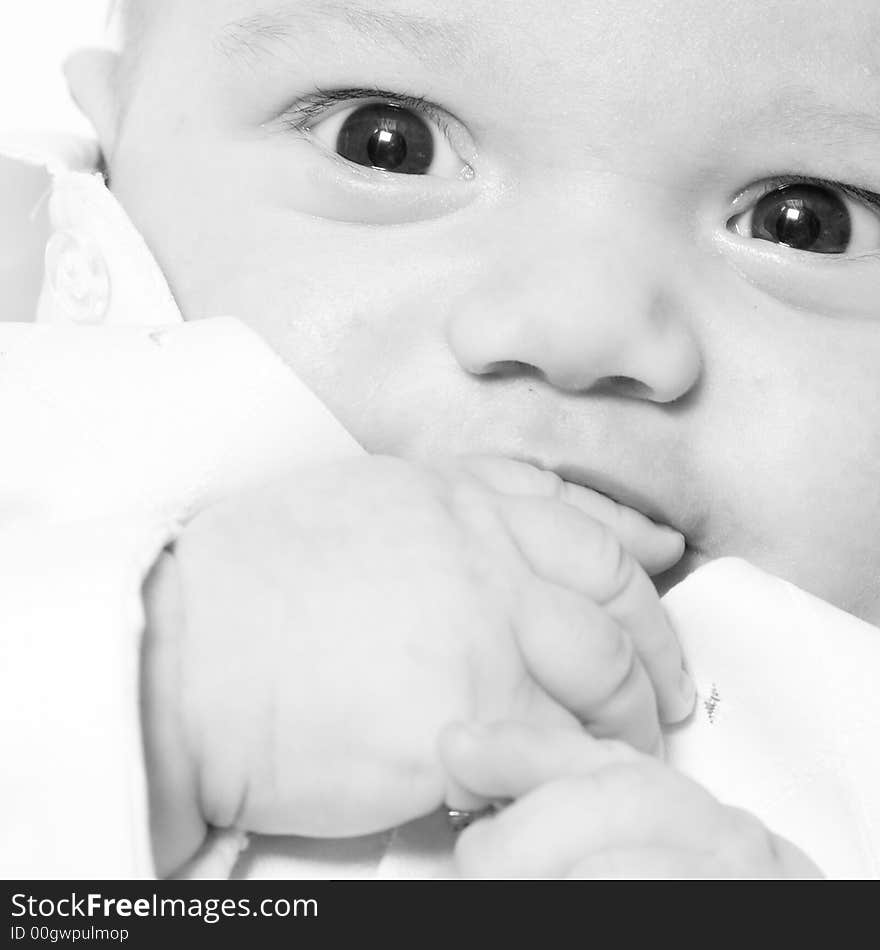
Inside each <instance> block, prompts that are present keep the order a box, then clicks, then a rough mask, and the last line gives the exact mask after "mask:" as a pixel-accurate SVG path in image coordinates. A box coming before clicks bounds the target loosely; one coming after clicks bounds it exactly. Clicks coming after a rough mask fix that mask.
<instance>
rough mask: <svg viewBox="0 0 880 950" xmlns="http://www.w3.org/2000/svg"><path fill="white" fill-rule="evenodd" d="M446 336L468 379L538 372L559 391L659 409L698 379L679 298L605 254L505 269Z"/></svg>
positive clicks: (459, 311) (461, 311) (460, 311)
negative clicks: (597, 391) (607, 393)
mask: <svg viewBox="0 0 880 950" xmlns="http://www.w3.org/2000/svg"><path fill="white" fill-rule="evenodd" d="M448 335H449V342H450V346H451V347H452V350H453V352H454V353H455V356H456V359H457V360H458V362H459V363H460V365H461V366H462V367H463V368H464V369H466V370H467V371H468V372H469V373H473V374H475V375H487V374H500V373H507V374H511V373H514V374H515V373H520V372H523V373H530V374H537V375H539V376H541V377H542V378H544V379H545V380H546V381H547V382H548V383H550V384H551V385H553V386H555V387H557V388H559V389H563V390H566V391H586V390H590V389H594V388H597V387H600V386H601V388H602V389H603V390H607V389H609V388H610V389H612V390H613V391H615V392H617V393H619V394H621V395H627V396H631V397H635V398H640V399H647V400H650V401H653V402H664V403H665V402H672V401H674V400H676V399H679V398H680V397H681V396H683V395H684V394H685V393H687V392H688V391H689V390H690V389H691V388H692V387H693V386H694V385H695V383H696V381H697V379H698V378H699V376H700V372H701V360H700V353H699V348H698V345H697V340H696V337H695V335H694V331H693V328H692V327H691V325H690V323H689V321H688V320H687V316H686V312H685V307H684V305H683V303H682V301H681V300H680V299H679V298H678V296H677V295H675V294H673V293H672V292H671V291H670V289H668V288H666V287H664V286H663V285H662V284H661V282H660V281H659V280H657V279H656V278H654V277H652V275H651V273H650V271H647V272H645V271H644V270H643V269H640V268H638V267H628V266H625V265H623V264H622V263H620V262H614V261H612V260H609V259H608V258H607V257H605V258H604V260H603V259H601V258H599V257H598V256H597V258H596V259H595V260H592V261H588V262H579V265H578V266H577V267H568V268H562V267H561V266H559V265H558V264H550V265H549V266H544V265H535V266H531V267H528V268H527V269H526V268H524V269H523V271H522V272H521V273H519V274H517V275H515V276H513V275H511V274H510V273H509V272H505V276H504V277H503V278H497V279H496V278H493V286H491V287H490V286H488V284H484V286H483V287H482V288H476V289H475V292H473V293H471V294H469V295H468V298H467V300H466V301H464V302H463V304H462V305H461V306H459V307H458V308H456V309H455V311H454V314H453V316H452V317H451V319H450V322H449V325H448Z"/></svg>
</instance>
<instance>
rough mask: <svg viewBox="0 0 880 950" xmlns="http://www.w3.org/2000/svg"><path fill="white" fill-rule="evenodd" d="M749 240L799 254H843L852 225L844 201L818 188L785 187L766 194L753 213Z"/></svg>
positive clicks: (828, 190)
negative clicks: (811, 252)
mask: <svg viewBox="0 0 880 950" xmlns="http://www.w3.org/2000/svg"><path fill="white" fill-rule="evenodd" d="M751 230H752V237H756V238H761V239H762V240H764V241H772V242H773V243H774V244H784V245H786V246H787V247H793V248H796V249H797V250H799V251H814V252H816V253H819V254H843V253H844V251H846V249H847V248H848V247H849V242H850V237H851V235H852V222H851V221H850V216H849V212H848V211H847V209H846V204H845V203H844V201H843V200H842V199H841V198H840V197H839V196H838V195H837V194H836V193H835V192H834V191H832V190H831V189H829V188H823V187H822V186H821V185H806V184H805V185H797V184H795V185H785V186H783V187H782V188H776V189H775V190H773V191H771V192H768V194H766V195H764V197H763V198H761V200H760V201H759V202H758V203H757V204H756V205H755V210H754V211H753V212H752V228H751Z"/></svg>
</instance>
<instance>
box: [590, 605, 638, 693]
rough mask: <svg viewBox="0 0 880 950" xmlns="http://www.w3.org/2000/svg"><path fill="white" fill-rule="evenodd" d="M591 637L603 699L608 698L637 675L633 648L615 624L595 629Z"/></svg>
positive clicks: (630, 641) (624, 633)
mask: <svg viewBox="0 0 880 950" xmlns="http://www.w3.org/2000/svg"><path fill="white" fill-rule="evenodd" d="M592 636H593V638H594V644H593V651H592V652H593V654H594V662H595V669H596V670H601V671H602V680H601V682H602V687H601V691H602V693H603V698H610V697H611V696H615V695H616V694H617V693H619V692H620V691H621V690H622V689H624V688H625V687H626V686H628V685H629V684H630V683H631V682H632V681H633V679H634V678H635V676H636V675H637V672H638V665H637V664H638V661H637V656H636V651H635V647H634V646H633V642H632V640H631V639H630V638H629V636H627V634H626V632H625V631H624V630H623V629H622V628H621V627H619V626H618V625H617V624H615V623H608V624H603V625H601V627H597V629H596V630H594V631H593V634H592Z"/></svg>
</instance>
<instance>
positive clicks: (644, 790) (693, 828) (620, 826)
mask: <svg viewBox="0 0 880 950" xmlns="http://www.w3.org/2000/svg"><path fill="white" fill-rule="evenodd" d="M646 763H647V764H646ZM722 811H723V810H722V808H721V806H720V805H718V803H717V802H716V801H715V800H714V799H713V798H712V797H711V796H710V795H709V794H708V792H706V791H705V790H703V789H701V788H700V787H699V786H697V785H696V784H694V783H692V782H689V781H687V780H686V779H684V778H683V777H682V776H680V775H678V774H677V773H675V772H673V771H672V770H671V769H667V768H665V767H664V766H662V765H660V764H659V763H657V762H655V761H653V760H647V759H644V758H643V760H642V761H640V762H635V763H616V764H612V765H608V766H606V767H604V768H599V769H597V770H596V771H594V772H592V773H590V774H587V775H581V776H575V777H569V778H564V779H557V780H556V781H553V782H549V783H547V784H545V785H542V786H540V787H539V788H538V789H537V790H535V791H533V792H531V793H529V794H527V795H525V796H524V797H523V798H521V799H519V800H518V801H516V802H514V804H512V805H510V806H509V807H508V808H506V809H504V810H503V811H501V812H500V813H499V814H498V815H496V816H495V817H493V818H489V819H484V820H483V821H479V822H477V823H476V824H475V825H473V826H472V827H471V828H469V829H468V830H467V831H466V832H465V833H464V834H463V835H462V837H461V838H460V840H459V842H458V846H457V848H456V859H457V861H458V863H459V866H460V869H461V871H462V872H463V873H464V874H465V875H466V876H468V877H564V876H565V875H566V874H568V873H569V872H570V870H571V869H572V868H573V867H575V866H576V865H577V864H578V863H579V862H581V861H582V860H584V859H585V858H587V857H589V856H591V855H594V854H598V853H601V852H605V851H610V850H616V849H624V850H627V849H631V848H651V849H654V848H656V849H664V848H675V849H680V850H685V851H690V850H693V851H700V852H706V851H711V850H712V849H713V846H714V845H715V844H716V843H718V845H719V846H720V839H719V832H720V827H719V826H720V821H719V815H720V814H721V812H722Z"/></svg>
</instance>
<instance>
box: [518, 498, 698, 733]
mask: <svg viewBox="0 0 880 950" xmlns="http://www.w3.org/2000/svg"><path fill="white" fill-rule="evenodd" d="M499 509H500V512H501V514H502V517H503V518H504V519H505V522H506V524H507V526H508V529H509V530H510V532H511V535H512V536H513V538H514V540H515V542H516V544H517V546H518V548H519V550H520V552H521V553H522V555H523V557H524V558H525V559H526V560H527V561H528V563H529V565H530V566H531V568H532V570H533V571H534V572H535V573H536V574H538V576H540V577H542V578H544V579H545V580H547V581H549V582H550V583H551V584H556V585H559V586H562V587H567V588H569V589H570V590H573V591H576V592H577V593H579V594H582V595H583V596H584V597H586V598H588V599H589V600H591V601H592V602H593V603H595V604H597V605H599V607H601V608H603V609H604V610H605V611H606V612H607V613H608V614H609V615H610V616H611V617H613V618H614V619H615V620H616V621H618V623H620V625H621V626H622V627H623V629H624V630H625V631H626V632H627V633H628V634H629V636H630V637H631V639H632V642H633V645H634V646H635V649H636V652H637V653H638V655H639V657H640V659H641V661H642V663H644V666H645V669H646V670H647V671H648V675H649V676H650V678H651V681H652V682H653V684H654V689H655V691H656V694H657V702H658V706H659V709H660V715H661V718H662V719H663V720H664V721H665V722H678V721H679V720H681V719H683V718H685V717H686V716H688V715H689V714H690V712H691V710H692V709H693V704H694V697H695V690H694V687H693V683H692V682H691V680H690V677H689V676H688V675H687V674H686V673H684V672H683V658H682V653H681V648H680V646H679V644H678V640H677V638H676V636H675V633H674V632H673V630H672V626H671V624H670V623H669V619H668V617H667V616H666V612H665V611H664V609H663V605H662V604H661V603H660V600H659V598H658V597H657V592H656V591H655V590H654V587H653V585H652V584H651V581H650V580H649V579H648V577H647V575H646V574H645V573H644V571H643V570H642V569H641V567H639V565H638V564H637V563H636V561H635V560H634V559H633V558H632V556H631V555H630V554H629V553H628V552H627V551H626V550H625V548H623V547H622V545H621V544H620V542H619V541H618V540H617V538H616V537H615V536H614V534H613V532H612V531H611V530H610V529H609V528H608V527H606V526H605V525H602V524H600V523H599V522H597V521H596V520H595V519H593V518H591V517H589V516H587V515H585V514H583V513H582V512H580V511H575V510H573V509H571V508H564V507H563V506H560V505H557V504H555V503H554V502H552V501H549V500H547V499H540V498H525V497H518V498H513V497H507V498H502V499H500V500H499Z"/></svg>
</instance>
